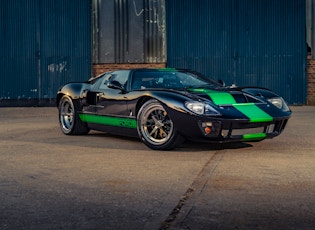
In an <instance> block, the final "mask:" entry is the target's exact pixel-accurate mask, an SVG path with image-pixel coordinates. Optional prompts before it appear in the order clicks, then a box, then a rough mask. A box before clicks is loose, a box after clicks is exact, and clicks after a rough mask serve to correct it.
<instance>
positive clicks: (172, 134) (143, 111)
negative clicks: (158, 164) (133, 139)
mask: <svg viewBox="0 0 315 230" xmlns="http://www.w3.org/2000/svg"><path fill="white" fill-rule="evenodd" d="M137 130H138V134H139V137H140V138H141V140H142V141H143V142H144V143H145V144H146V145H147V146H148V147H150V148H151V149H154V150H170V149H173V148H175V147H177V146H178V145H180V144H181V143H183V141H184V138H183V137H182V136H181V135H180V134H179V133H178V131H177V130H176V128H175V127H174V124H173V122H172V120H171V119H170V117H169V116H168V114H167V112H166V111H165V109H164V108H163V106H162V105H161V103H159V102H158V101H157V100H154V99H152V100H149V101H147V102H146V103H144V104H143V105H142V107H141V108H140V111H139V113H138V115H137Z"/></svg>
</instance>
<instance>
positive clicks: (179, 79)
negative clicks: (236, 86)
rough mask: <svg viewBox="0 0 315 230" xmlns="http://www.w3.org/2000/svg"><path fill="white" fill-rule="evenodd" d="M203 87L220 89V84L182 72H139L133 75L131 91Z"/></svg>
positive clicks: (193, 73) (194, 73)
mask: <svg viewBox="0 0 315 230" xmlns="http://www.w3.org/2000/svg"><path fill="white" fill-rule="evenodd" d="M201 86H207V87H218V86H220V85H219V84H218V83H216V82H214V81H212V80H210V79H208V78H206V77H205V76H203V75H202V74H200V73H197V72H190V71H182V70H169V69H165V70H164V69H161V70H137V71H134V73H133V80H132V83H131V89H132V90H137V89H147V88H163V89H185V88H190V87H192V88H198V87H201Z"/></svg>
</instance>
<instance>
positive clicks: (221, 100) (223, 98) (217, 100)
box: [188, 89, 236, 105]
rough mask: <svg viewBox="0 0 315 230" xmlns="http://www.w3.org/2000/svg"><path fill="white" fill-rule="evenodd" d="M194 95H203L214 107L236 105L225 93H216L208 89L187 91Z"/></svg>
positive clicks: (231, 97)
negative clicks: (209, 99) (207, 97)
mask: <svg viewBox="0 0 315 230" xmlns="http://www.w3.org/2000/svg"><path fill="white" fill-rule="evenodd" d="M188 90H190V91H192V92H196V93H205V94H208V96H209V97H210V98H211V99H212V101H213V103H214V104H215V105H231V104H234V103H236V101H235V99H234V97H233V96H232V95H231V94H230V93H227V92H218V91H214V90H209V89H188Z"/></svg>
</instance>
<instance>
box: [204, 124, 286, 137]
mask: <svg viewBox="0 0 315 230" xmlns="http://www.w3.org/2000/svg"><path fill="white" fill-rule="evenodd" d="M287 121H288V119H279V120H274V121H272V122H255V123H251V122H249V121H247V120H224V119H222V120H221V121H219V120H218V121H212V122H209V121H198V126H199V129H200V132H201V133H202V136H203V137H202V139H205V140H209V141H210V140H213V141H219V142H233V141H257V140H263V139H265V138H273V137H276V136H278V135H279V134H281V133H282V131H283V130H284V128H285V126H286V124H287Z"/></svg>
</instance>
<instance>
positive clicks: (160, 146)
mask: <svg viewBox="0 0 315 230" xmlns="http://www.w3.org/2000/svg"><path fill="white" fill-rule="evenodd" d="M152 104H156V106H159V107H162V108H163V105H161V103H160V102H158V101H157V100H155V99H151V100H149V101H147V102H145V103H144V104H143V105H142V106H141V108H140V110H139V113H138V115H137V131H138V135H139V137H140V139H141V140H142V142H143V143H145V144H146V145H147V146H148V147H149V148H151V149H154V150H169V149H173V148H174V147H176V140H177V137H178V135H179V134H178V132H177V131H176V129H175V127H174V125H173V130H172V134H171V136H170V137H169V138H168V140H167V141H166V142H164V143H162V144H159V143H157V144H152V143H151V142H149V141H148V140H147V139H146V138H145V137H144V135H143V133H142V131H141V119H142V116H143V115H144V113H145V112H146V110H147V109H148V107H150V106H152ZM163 110H164V111H165V109H164V108H163ZM168 116H169V115H168ZM169 119H170V120H171V118H170V117H169Z"/></svg>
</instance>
